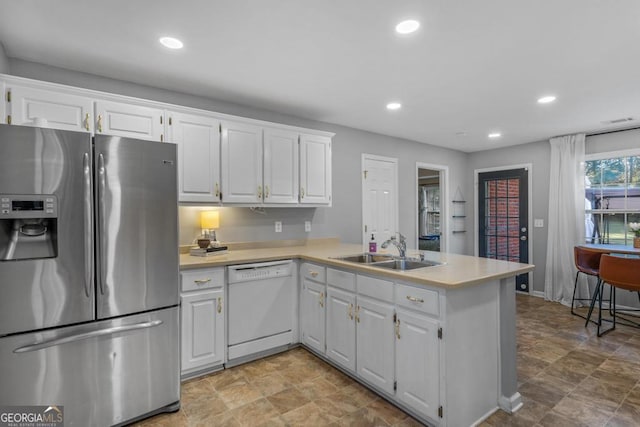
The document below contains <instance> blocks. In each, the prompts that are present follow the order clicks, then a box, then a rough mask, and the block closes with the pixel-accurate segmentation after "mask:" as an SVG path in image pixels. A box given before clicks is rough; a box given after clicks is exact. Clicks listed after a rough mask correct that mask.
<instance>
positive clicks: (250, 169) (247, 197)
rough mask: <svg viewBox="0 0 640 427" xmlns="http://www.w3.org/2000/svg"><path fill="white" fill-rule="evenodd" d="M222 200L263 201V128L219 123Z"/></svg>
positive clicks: (237, 123) (239, 201)
mask: <svg viewBox="0 0 640 427" xmlns="http://www.w3.org/2000/svg"><path fill="white" fill-rule="evenodd" d="M221 151H222V158H221V170H222V200H223V202H224V203H253V204H260V203H262V197H263V188H262V128H261V127H258V126H253V125H249V124H245V123H239V122H231V121H223V122H222V150H221Z"/></svg>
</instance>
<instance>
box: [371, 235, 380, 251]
mask: <svg viewBox="0 0 640 427" xmlns="http://www.w3.org/2000/svg"><path fill="white" fill-rule="evenodd" d="M377 249H378V245H377V243H376V238H375V237H374V236H373V233H371V241H370V242H369V252H375V251H376V250H377Z"/></svg>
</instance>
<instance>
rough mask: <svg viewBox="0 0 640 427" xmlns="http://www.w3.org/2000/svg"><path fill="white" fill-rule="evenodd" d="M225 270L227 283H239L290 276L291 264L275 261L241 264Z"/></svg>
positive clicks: (290, 262) (289, 262)
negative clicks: (227, 277)
mask: <svg viewBox="0 0 640 427" xmlns="http://www.w3.org/2000/svg"><path fill="white" fill-rule="evenodd" d="M227 268H228V272H229V283H239V282H248V281H253V280H266V279H271V278H274V277H285V276H291V274H292V271H293V262H292V261H275V262H264V263H258V264H242V265H232V266H229V267H227Z"/></svg>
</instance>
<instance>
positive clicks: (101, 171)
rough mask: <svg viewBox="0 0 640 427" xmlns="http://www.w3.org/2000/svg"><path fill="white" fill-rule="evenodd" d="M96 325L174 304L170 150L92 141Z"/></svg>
mask: <svg viewBox="0 0 640 427" xmlns="http://www.w3.org/2000/svg"><path fill="white" fill-rule="evenodd" d="M94 155H95V182H96V212H97V215H96V224H97V227H96V228H97V240H96V253H97V257H96V264H97V275H96V280H97V282H98V283H97V286H96V295H97V298H96V302H97V315H98V318H109V317H114V316H122V315H126V314H131V313H137V312H142V311H146V310H153V309H156V308H160V307H168V306H171V305H175V304H178V301H179V295H178V293H179V279H178V256H179V255H178V196H177V194H178V193H177V172H176V146H175V145H174V144H166V143H159V142H149V141H140V140H135V139H129V138H121V137H113V136H100V135H99V136H96V137H95V154H94Z"/></svg>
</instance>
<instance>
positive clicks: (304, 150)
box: [300, 134, 331, 205]
mask: <svg viewBox="0 0 640 427" xmlns="http://www.w3.org/2000/svg"><path fill="white" fill-rule="evenodd" d="M300 203H301V204H322V205H328V204H331V138H329V137H326V136H320V135H308V134H302V135H300Z"/></svg>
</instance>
